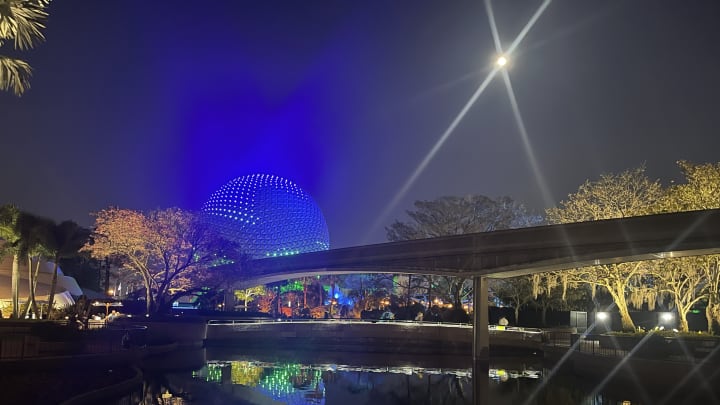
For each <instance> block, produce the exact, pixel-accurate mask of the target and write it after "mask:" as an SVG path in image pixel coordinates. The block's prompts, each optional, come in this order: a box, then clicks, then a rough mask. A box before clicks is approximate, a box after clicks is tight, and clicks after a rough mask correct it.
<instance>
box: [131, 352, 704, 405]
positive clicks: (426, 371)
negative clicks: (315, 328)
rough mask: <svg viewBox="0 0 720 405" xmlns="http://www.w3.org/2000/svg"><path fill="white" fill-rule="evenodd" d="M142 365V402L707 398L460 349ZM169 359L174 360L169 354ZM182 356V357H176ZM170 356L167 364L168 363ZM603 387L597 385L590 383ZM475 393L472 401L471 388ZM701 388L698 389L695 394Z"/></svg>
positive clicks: (199, 358)
mask: <svg viewBox="0 0 720 405" xmlns="http://www.w3.org/2000/svg"><path fill="white" fill-rule="evenodd" d="M175 356H176V359H175V360H176V363H177V364H175V363H173V360H172V359H170V360H168V359H164V360H162V361H160V360H159V359H158V362H157V363H156V365H157V366H158V367H153V368H152V369H149V370H145V383H144V387H143V393H142V394H141V393H139V392H136V393H135V394H134V395H133V396H132V398H133V399H131V398H129V397H128V398H125V399H124V402H121V403H127V404H131V403H143V404H156V403H160V404H178V405H179V404H324V405H335V404H339V405H354V404H369V405H385V404H388V405H389V404H447V405H452V404H475V403H482V404H493V405H505V404H508V405H511V404H512V405H516V404H528V405H530V404H537V405H541V404H543V405H544V404H548V405H549V404H553V405H566V404H567V405H575V404H587V405H605V404H613V405H615V404H618V405H638V404H643V405H646V404H657V403H662V402H663V401H665V403H667V404H676V403H687V404H703V403H705V404H713V403H718V402H717V398H716V397H714V396H713V394H709V395H710V396H705V397H701V396H694V395H692V394H691V395H687V394H683V395H682V396H679V397H675V398H672V399H667V398H665V397H662V396H659V397H653V390H652V389H648V388H643V387H633V386H609V385H607V384H605V385H602V386H601V385H600V382H599V381H592V380H589V379H586V378H578V377H577V376H574V375H572V374H571V373H568V372H566V371H562V370H555V369H553V368H551V367H553V366H552V365H547V364H543V360H542V358H538V357H521V358H519V357H505V358H495V359H492V360H491V363H490V368H489V370H486V371H484V373H485V374H486V375H485V376H484V379H483V380H476V381H475V382H474V380H473V370H472V366H471V364H470V363H469V358H468V357H469V356H417V355H414V356H409V355H408V356H396V355H389V354H371V353H367V354H365V353H317V352H307V353H302V352H292V351H288V352H278V351H273V352H254V353H253V352H250V353H247V352H241V351H233V350H219V351H218V350H212V349H207V350H202V351H196V352H185V353H182V354H181V357H179V358H177V356H178V355H175ZM177 360H180V361H179V362H177ZM183 360H186V361H185V363H186V364H182V363H183ZM173 364H175V365H173ZM599 387H602V388H599ZM474 391H478V392H482V393H481V395H480V396H481V398H479V399H477V402H474V401H475V399H474V398H473V392H474ZM701 395H705V394H701Z"/></svg>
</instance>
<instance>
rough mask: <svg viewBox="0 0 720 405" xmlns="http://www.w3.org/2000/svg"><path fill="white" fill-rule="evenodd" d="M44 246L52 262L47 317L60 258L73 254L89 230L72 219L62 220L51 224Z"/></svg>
mask: <svg viewBox="0 0 720 405" xmlns="http://www.w3.org/2000/svg"><path fill="white" fill-rule="evenodd" d="M47 236H48V238H47V240H46V241H45V247H46V249H47V250H48V252H49V253H50V254H51V256H52V260H53V263H54V266H53V276H52V282H51V283H50V295H49V296H48V313H47V316H48V319H50V317H51V316H52V311H53V302H54V299H55V289H56V287H57V272H58V263H59V262H60V259H64V258H67V257H72V256H75V255H76V254H77V253H78V251H79V250H80V249H81V248H82V247H83V246H84V245H85V243H86V242H87V241H88V239H89V238H90V230H89V229H87V228H83V227H81V226H80V225H78V224H76V223H75V222H73V221H63V222H61V223H60V224H54V223H53V224H52V225H51V227H50V232H48V234H47Z"/></svg>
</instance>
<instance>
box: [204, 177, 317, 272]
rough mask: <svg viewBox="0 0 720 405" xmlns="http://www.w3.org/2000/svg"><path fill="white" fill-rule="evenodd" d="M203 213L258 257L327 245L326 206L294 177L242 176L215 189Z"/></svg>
mask: <svg viewBox="0 0 720 405" xmlns="http://www.w3.org/2000/svg"><path fill="white" fill-rule="evenodd" d="M201 211H202V213H203V217H204V218H205V219H206V220H207V221H208V223H209V224H210V225H211V226H213V227H214V228H215V229H216V230H217V231H218V232H220V233H221V234H222V235H223V236H225V237H226V238H228V239H230V240H233V241H235V242H238V243H239V244H240V246H241V248H242V249H243V250H244V251H245V252H246V253H248V254H249V255H251V256H252V257H254V258H261V257H277V256H288V255H293V254H298V253H305V252H314V251H318V250H327V249H329V248H330V236H329V234H328V229H327V224H326V223H325V218H324V217H323V214H322V212H321V211H320V208H319V207H318V206H317V204H316V203H315V201H313V199H312V197H310V195H309V194H308V193H306V192H305V191H303V189H301V188H300V187H298V186H297V184H295V183H293V182H292V181H290V180H287V179H283V178H282V177H277V176H272V175H268V174H252V175H249V176H243V177H238V178H236V179H234V180H232V181H230V182H228V183H227V184H225V185H224V186H222V187H221V188H220V189H219V190H218V191H216V192H214V193H213V194H212V195H211V196H210V199H209V200H208V201H207V202H206V203H205V204H204V205H203V206H202V209H201Z"/></svg>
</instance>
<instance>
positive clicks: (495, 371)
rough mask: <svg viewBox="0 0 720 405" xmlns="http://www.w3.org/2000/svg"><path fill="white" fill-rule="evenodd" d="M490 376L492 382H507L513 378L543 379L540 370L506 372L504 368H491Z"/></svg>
mask: <svg viewBox="0 0 720 405" xmlns="http://www.w3.org/2000/svg"><path fill="white" fill-rule="evenodd" d="M488 376H489V377H490V379H492V380H498V381H507V380H508V379H510V378H512V379H515V378H529V379H532V380H537V379H539V378H540V377H542V371H538V370H532V369H525V370H522V371H518V370H505V369H502V368H491V369H489V370H488Z"/></svg>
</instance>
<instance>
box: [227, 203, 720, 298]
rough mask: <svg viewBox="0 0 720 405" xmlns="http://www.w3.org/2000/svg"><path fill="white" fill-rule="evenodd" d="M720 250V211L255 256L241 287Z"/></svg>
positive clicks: (551, 266) (535, 267)
mask: <svg viewBox="0 0 720 405" xmlns="http://www.w3.org/2000/svg"><path fill="white" fill-rule="evenodd" d="M714 253H720V210H704V211H690V212H680V213H672V214H660V215H648V216H641V217H631V218H621V219H611V220H603V221H591V222H578V223H572V224H562V225H550V226H538V227H532V228H521V229H511V230H503V231H495V232H485V233H473V234H465V235H456V236H447V237H440V238H431V239H419V240H409V241H400V242H390V243H383V244H377V245H367V246H357V247H349V248H342V249H333V250H327V251H321V252H312V253H304V254H299V255H295V256H285V257H276V258H267V259H258V260H253V261H250V262H249V264H248V266H247V269H246V271H243V273H244V277H243V278H242V279H241V280H238V286H251V285H258V284H266V283H270V282H275V281H281V280H287V279H291V278H297V277H304V276H313V275H327V274H350V273H406V274H436V275H451V276H464V277H476V276H481V277H492V278H504V277H514V276H518V275H523V274H531V273H537V272H545V271H552V270H562V269H569V268H575V267H582V266H588V265H599V264H611V263H620V262H628V261H637V260H647V259H660V258H667V257H680V256H692V255H703V254H714Z"/></svg>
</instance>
